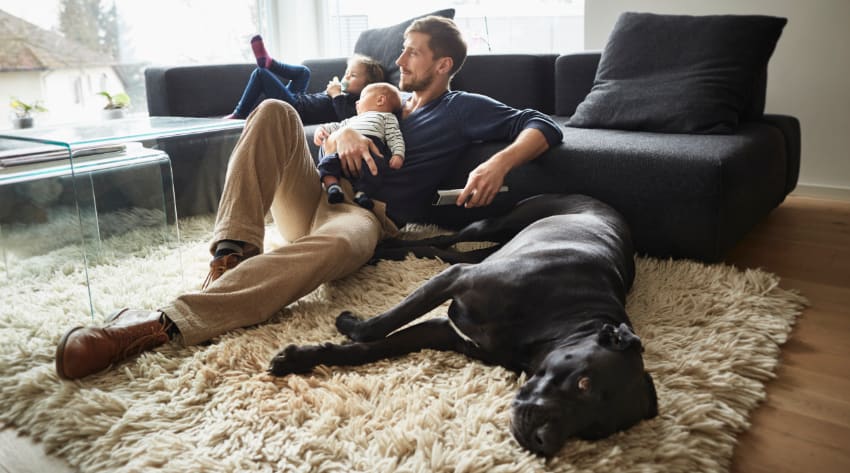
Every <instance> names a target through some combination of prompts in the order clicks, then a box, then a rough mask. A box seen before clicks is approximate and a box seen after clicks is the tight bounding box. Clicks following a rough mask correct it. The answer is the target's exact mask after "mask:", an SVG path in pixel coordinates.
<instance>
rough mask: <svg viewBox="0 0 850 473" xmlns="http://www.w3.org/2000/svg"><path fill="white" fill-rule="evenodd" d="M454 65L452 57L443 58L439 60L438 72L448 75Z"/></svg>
mask: <svg viewBox="0 0 850 473" xmlns="http://www.w3.org/2000/svg"><path fill="white" fill-rule="evenodd" d="M454 64H455V62H454V59H452V58H451V57H449V56H446V57H441V58H440V59H438V60H437V72H439V73H440V74H446V75H448V74H449V73H450V72H451V70H452V66H454Z"/></svg>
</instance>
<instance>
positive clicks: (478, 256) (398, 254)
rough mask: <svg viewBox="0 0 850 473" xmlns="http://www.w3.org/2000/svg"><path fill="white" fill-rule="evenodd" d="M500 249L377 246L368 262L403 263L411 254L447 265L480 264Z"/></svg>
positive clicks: (492, 247)
mask: <svg viewBox="0 0 850 473" xmlns="http://www.w3.org/2000/svg"><path fill="white" fill-rule="evenodd" d="M500 247H501V245H494V246H490V247H487V248H481V249H478V250H472V251H456V250H451V249H443V248H437V247H433V246H414V247H410V248H383V247H380V246H379V247H377V248H376V249H375V254H373V255H372V259H371V260H370V261H369V262H370V263H377V262H378V261H380V260H393V261H403V260H404V258H406V257H407V255H408V254H410V253H413V256H416V257H417V258H439V259H441V260H443V261H445V262H446V263H449V264H457V263H480V262H481V261H483V260H484V258H486V257H488V256H490V255H491V254H493V253H494V252H496V250H498V249H499V248H500Z"/></svg>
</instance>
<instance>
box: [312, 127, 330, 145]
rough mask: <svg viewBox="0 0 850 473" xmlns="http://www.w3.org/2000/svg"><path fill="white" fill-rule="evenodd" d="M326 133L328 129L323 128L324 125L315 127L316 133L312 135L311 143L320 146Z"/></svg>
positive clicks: (326, 135)
mask: <svg viewBox="0 0 850 473" xmlns="http://www.w3.org/2000/svg"><path fill="white" fill-rule="evenodd" d="M328 135H329V133H328V130H325V127H322V126H320V127H319V128H316V133H315V134H314V135H313V144H314V145H316V146H322V143H324V142H325V139H326V138H327V137H328Z"/></svg>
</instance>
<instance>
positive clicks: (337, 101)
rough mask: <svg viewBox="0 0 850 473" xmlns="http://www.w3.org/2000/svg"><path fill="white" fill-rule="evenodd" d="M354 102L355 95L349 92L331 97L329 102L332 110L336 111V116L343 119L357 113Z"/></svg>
mask: <svg viewBox="0 0 850 473" xmlns="http://www.w3.org/2000/svg"><path fill="white" fill-rule="evenodd" d="M355 102H357V97H354V96H352V95H350V94H339V95H337V96H336V97H334V98H332V99H331V103H332V104H333V107H334V112H336V117H337V118H338V119H339V120H345V119H346V118H351V117H353V116H354V115H357V108H356V107H355V106H354V103H355Z"/></svg>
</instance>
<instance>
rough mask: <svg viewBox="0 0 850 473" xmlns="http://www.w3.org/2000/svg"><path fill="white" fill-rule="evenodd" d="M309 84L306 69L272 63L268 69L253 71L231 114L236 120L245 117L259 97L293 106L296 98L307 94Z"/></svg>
mask: <svg viewBox="0 0 850 473" xmlns="http://www.w3.org/2000/svg"><path fill="white" fill-rule="evenodd" d="M309 84H310V69H308V68H307V67H304V66H301V65H293V64H284V63H282V62H278V61H272V62H271V64H269V67H268V69H263V68H259V67H258V68H256V69H254V72H252V73H251V77H250V78H249V79H248V85H246V86H245V91H244V92H242V98H240V99H239V103H238V104H236V109H234V110H233V113H234V114H235V115H236V116H237V117H238V118H245V117H247V116H248V114H250V113H251V112H252V111H253V110H254V109H255V108H256V107H257V105H259V103H260V97H261V96H263V97H265V98H268V99H278V100H283V101H284V102H287V103H289V104H291V105H295V101H296V100H297V96H298V95H301V94H303V93H305V92H307V86H308V85H309Z"/></svg>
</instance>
